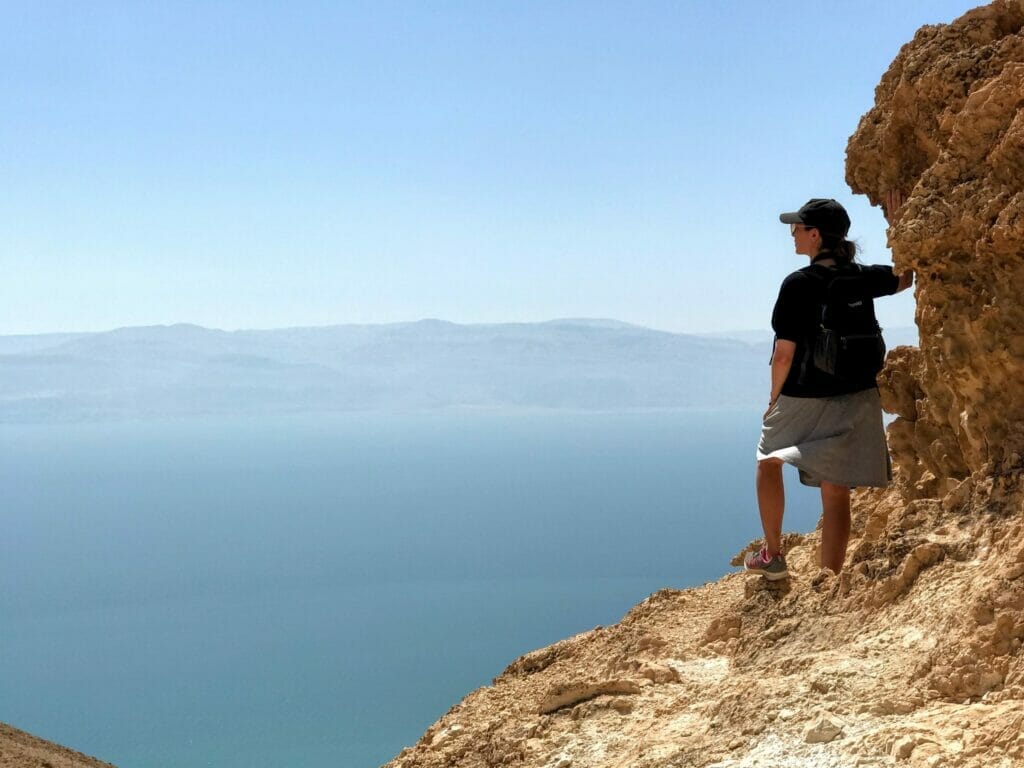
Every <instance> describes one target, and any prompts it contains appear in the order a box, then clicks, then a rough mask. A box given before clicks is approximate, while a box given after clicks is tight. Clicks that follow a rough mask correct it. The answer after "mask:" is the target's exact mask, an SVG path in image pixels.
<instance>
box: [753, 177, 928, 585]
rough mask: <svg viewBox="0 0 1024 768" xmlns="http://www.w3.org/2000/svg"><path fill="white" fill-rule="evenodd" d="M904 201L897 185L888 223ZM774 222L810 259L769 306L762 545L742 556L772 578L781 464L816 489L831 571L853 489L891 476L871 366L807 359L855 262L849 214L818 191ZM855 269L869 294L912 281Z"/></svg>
mask: <svg viewBox="0 0 1024 768" xmlns="http://www.w3.org/2000/svg"><path fill="white" fill-rule="evenodd" d="M902 204H903V197H902V195H900V194H899V193H889V195H887V197H886V205H885V212H886V219H887V220H888V221H889V222H890V223H892V221H893V219H892V218H890V217H891V216H894V215H895V213H896V212H897V211H898V210H899V209H900V208H901V207H902ZM779 220H780V221H782V222H783V223H784V224H789V227H790V233H791V234H792V236H793V242H794V246H795V250H796V252H797V253H798V254H801V255H804V256H807V257H808V258H809V259H810V265H808V266H807V267H804V268H803V269H800V270H797V271H796V272H793V273H792V274H790V275H789V276H788V277H786V279H785V280H783V282H782V287H781V289H780V290H779V297H778V300H777V301H776V303H775V309H774V310H773V312H772V329H773V330H774V331H775V348H774V351H773V353H772V361H771V396H770V397H769V401H768V410H767V411H766V412H765V415H764V420H763V426H762V431H761V440H760V442H759V443H758V446H757V473H756V481H757V504H758V508H759V509H760V513H761V525H762V527H763V528H764V546H763V547H762V548H761V550H760V551H758V552H754V553H753V554H751V555H750V556H749V557H747V558H746V560H745V561H744V567H745V568H746V570H747V571H750V572H752V573H760V574H762V575H763V576H764V577H765V578H767V579H770V580H776V579H782V578H785V577H786V576H788V575H789V572H788V569H787V567H786V558H785V555H784V553H783V552H782V516H783V511H784V505H785V495H784V491H783V485H782V465H783V463H788V464H792V465H794V466H795V467H796V468H797V469H798V470H799V471H800V482H802V483H803V484H804V485H809V486H814V487H819V488H820V489H821V506H822V531H821V565H822V567H823V568H829V569H830V570H832V571H834V572H835V573H839V571H841V570H842V568H843V561H844V560H845V559H846V545H847V542H848V541H849V538H850V488H851V487H859V486H873V487H884V486H886V485H888V484H889V481H890V480H891V479H892V469H891V465H890V462H889V453H888V448H887V446H886V442H885V431H884V428H883V425H882V407H881V403H880V401H879V396H878V389H877V386H876V384H875V372H874V371H870V372H867V373H865V374H863V375H861V376H858V377H853V378H845V379H839V378H837V377H835V376H832V375H830V374H828V373H826V372H825V371H823V370H821V369H819V368H817V367H816V366H815V365H814V363H813V345H814V340H815V337H816V335H817V332H818V329H819V327H820V323H821V311H822V303H823V300H824V293H825V290H826V288H825V286H826V284H827V280H828V277H829V276H830V275H839V274H844V273H846V272H850V271H851V270H853V269H857V268H856V267H853V266H851V265H852V264H853V260H854V256H855V255H856V252H857V246H856V245H855V244H854V243H852V242H850V241H849V240H847V239H846V235H847V233H848V232H849V229H850V217H849V216H848V215H847V213H846V211H845V209H844V208H843V206H841V205H840V204H839V203H837V202H836V201H835V200H824V199H814V200H810V201H809V202H808V203H807V204H806V205H804V206H803V207H802V208H801V209H800V210H799V211H796V212H795V213H783V214H781V215H780V216H779ZM823 268H827V269H824V270H823ZM856 274H857V280H858V281H859V284H860V285H861V286H863V287H865V290H866V291H867V292H868V295H869V296H870V298H872V299H874V298H877V297H879V296H887V295H891V294H894V293H898V292H899V291H903V290H906V289H907V288H909V287H910V286H911V284H912V283H913V273H912V272H906V273H904V274H902V275H900V276H898V277H897V276H896V275H895V274H893V271H892V267H889V266H882V265H875V266H868V267H860V268H859V271H858V272H857V273H856Z"/></svg>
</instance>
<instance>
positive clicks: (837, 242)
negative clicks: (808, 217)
mask: <svg viewBox="0 0 1024 768" xmlns="http://www.w3.org/2000/svg"><path fill="white" fill-rule="evenodd" d="M821 249H822V250H823V251H830V252H831V253H832V258H834V259H835V260H836V263H837V264H851V263H853V260H854V259H855V258H856V256H857V251H858V250H859V249H858V248H857V244H856V243H855V242H853V241H852V240H847V239H846V238H845V237H836V236H834V235H824V236H823V237H822V239H821Z"/></svg>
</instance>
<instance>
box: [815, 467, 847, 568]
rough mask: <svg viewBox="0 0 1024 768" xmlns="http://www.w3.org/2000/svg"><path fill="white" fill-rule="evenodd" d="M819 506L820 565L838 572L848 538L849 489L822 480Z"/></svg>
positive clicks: (844, 556) (841, 566)
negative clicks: (820, 516)
mask: <svg viewBox="0 0 1024 768" xmlns="http://www.w3.org/2000/svg"><path fill="white" fill-rule="evenodd" d="M821 508H822V519H821V567H822V568H828V569H830V570H832V571H833V572H835V573H839V572H840V571H841V570H843V563H844V562H845V561H846V545H847V543H848V542H849V540H850V489H849V488H847V487H846V486H845V485H834V484H832V483H826V482H822V484H821Z"/></svg>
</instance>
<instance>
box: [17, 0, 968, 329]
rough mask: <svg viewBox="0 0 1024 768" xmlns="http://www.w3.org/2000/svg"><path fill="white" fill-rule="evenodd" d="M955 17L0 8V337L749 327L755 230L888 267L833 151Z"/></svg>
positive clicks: (772, 266)
mask: <svg viewBox="0 0 1024 768" xmlns="http://www.w3.org/2000/svg"><path fill="white" fill-rule="evenodd" d="M973 5H975V3H973V2H970V1H969V0H899V1H898V2H894V1H893V0H860V1H859V2H836V3H828V4H826V3H820V2H797V1H795V0H794V1H793V2H770V1H767V2H753V1H750V2H712V1H711V0H706V1H703V2H696V1H694V2H683V1H682V0H678V1H677V2H625V1H623V2H617V3H604V2H596V1H590V2H556V1H552V0H545V1H544V2H495V1H494V0H479V1H477V2H426V1H420V2H412V1H411V0H410V1H408V2H389V1H387V0H373V2H321V3H315V2H288V3H284V2H281V3H264V2H253V1H252V0H246V1H245V2H241V1H239V2H206V1H204V2H196V3H189V2H124V3H109V2H89V3H81V2H68V3H50V2H39V3H25V2H17V3H15V2H4V3H3V5H2V8H3V17H2V24H0V51H2V53H0V57H2V58H0V61H2V67H0V95H2V105H3V117H2V118H0V145H2V152H0V173H2V178H3V186H2V192H0V195H2V201H0V203H2V204H0V233H2V254H3V266H4V271H5V274H7V278H6V279H5V280H4V282H3V288H2V291H3V293H2V295H0V307H2V309H0V333H5V334H10V333H36V332H45V331H64V330H100V329H107V328H113V327H117V326H123V325H143V324H156V323H173V322H193V323H199V324H201V325H206V326H210V327H218V328H225V329H234V328H254V327H255V328H268V327H279V326H288V325H321V324H332V323H346V322H386V321H398V320H417V319H420V318H424V317H439V318H444V319H448V320H452V321H456V322H485V321H486V322H491V321H533V320H545V319H551V318H555V317H569V316H572V317H577V316H587V317H614V318H617V319H620V320H626V321H630V322H635V323H640V324H644V325H649V326H653V327H657V328H663V329H666V330H675V331H706V330H732V329H741V328H756V327H763V326H766V324H767V320H768V314H769V312H770V309H771V305H772V302H773V300H774V296H775V292H776V289H777V285H778V283H779V281H780V280H781V278H782V277H783V276H784V275H785V273H786V272H787V271H789V270H791V269H795V268H797V267H799V266H802V265H803V263H804V259H803V257H797V256H794V255H793V253H792V244H791V239H790V236H789V232H788V228H787V227H785V226H784V225H782V224H779V223H778V219H777V214H778V213H779V212H780V211H782V210H793V209H795V208H796V207H798V206H799V205H800V204H802V203H803V202H804V201H805V200H806V199H807V198H809V197H812V196H834V197H837V198H838V199H840V200H841V201H843V202H844V203H847V204H848V207H849V209H850V213H851V215H852V218H853V221H854V226H853V230H852V234H853V236H855V237H856V238H858V239H859V240H860V242H861V244H862V245H863V246H864V248H865V251H866V253H865V256H864V260H865V261H888V259H889V256H888V252H887V251H886V250H885V247H884V246H885V230H884V223H883V220H882V217H881V214H880V213H879V211H878V210H877V209H871V208H869V207H867V205H866V201H864V200H863V199H860V198H858V199H854V198H852V196H851V195H850V193H849V190H848V188H847V187H846V185H845V183H844V181H843V175H844V172H843V160H844V151H845V145H846V140H847V138H848V136H849V134H850V133H851V132H852V131H853V129H854V128H855V127H856V124H857V120H858V118H859V117H860V115H861V114H863V113H864V112H865V111H866V110H867V109H868V108H869V107H870V106H871V104H872V100H873V91H874V87H875V85H876V84H877V82H878V80H879V78H880V76H881V74H882V73H883V72H884V71H885V69H886V67H887V66H888V65H889V63H890V61H891V60H892V58H893V57H894V56H895V54H896V52H897V51H898V50H899V47H900V45H902V44H903V43H904V42H906V41H908V40H910V39H911V37H912V36H913V34H914V32H915V31H916V30H917V29H918V28H919V27H920V26H921V25H923V24H926V23H941V22H949V21H951V20H953V19H954V18H956V17H957V16H958V15H960V14H961V13H963V12H964V11H965V10H967V9H968V8H970V7H972V6H973ZM880 314H881V317H882V320H883V324H889V325H909V324H911V322H912V317H913V301H912V298H911V297H910V295H909V294H906V295H905V296H904V297H901V298H899V299H891V300H888V301H887V302H885V304H884V306H883V307H882V311H881V312H880Z"/></svg>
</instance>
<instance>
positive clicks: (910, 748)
mask: <svg viewBox="0 0 1024 768" xmlns="http://www.w3.org/2000/svg"><path fill="white" fill-rule="evenodd" d="M916 746H917V739H916V738H915V737H913V736H904V737H903V738H902V739H896V743H895V744H893V745H892V752H891V753H890V754H891V755H892V756H893V757H895V758H896V759H897V760H906V759H907V758H908V757H910V755H911V754H912V753H913V752H914V747H916Z"/></svg>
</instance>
